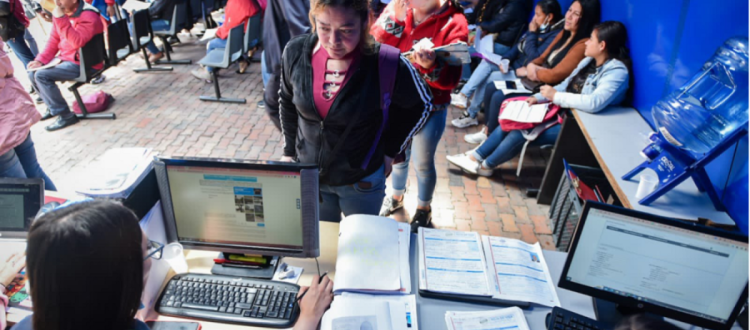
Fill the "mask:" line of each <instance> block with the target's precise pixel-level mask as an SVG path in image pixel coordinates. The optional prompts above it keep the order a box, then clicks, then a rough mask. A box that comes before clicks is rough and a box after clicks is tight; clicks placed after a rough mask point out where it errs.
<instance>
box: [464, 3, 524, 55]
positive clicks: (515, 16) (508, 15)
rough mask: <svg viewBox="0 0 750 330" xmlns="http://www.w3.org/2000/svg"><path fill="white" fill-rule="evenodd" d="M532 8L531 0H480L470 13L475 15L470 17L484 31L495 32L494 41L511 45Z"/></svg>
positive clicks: (519, 33)
mask: <svg viewBox="0 0 750 330" xmlns="http://www.w3.org/2000/svg"><path fill="white" fill-rule="evenodd" d="M487 2H489V3H487ZM485 4H486V6H485ZM482 8H484V10H482ZM533 8H534V6H533V2H532V0H480V1H479V2H478V3H477V5H476V7H474V13H472V15H476V17H470V18H471V19H475V20H476V22H475V24H476V25H477V26H478V27H481V28H482V29H484V30H485V31H487V32H489V33H497V36H496V37H495V42H496V43H499V44H503V45H506V46H511V45H513V44H514V43H515V42H516V39H517V38H518V37H519V36H520V35H521V30H523V28H524V27H525V26H526V22H528V21H529V15H530V14H531V11H532V9H533Z"/></svg>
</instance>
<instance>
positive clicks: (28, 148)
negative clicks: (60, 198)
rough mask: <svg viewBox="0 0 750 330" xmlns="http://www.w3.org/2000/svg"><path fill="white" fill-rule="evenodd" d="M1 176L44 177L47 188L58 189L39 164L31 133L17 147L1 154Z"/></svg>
mask: <svg viewBox="0 0 750 330" xmlns="http://www.w3.org/2000/svg"><path fill="white" fill-rule="evenodd" d="M0 178H19V179H25V178H41V179H44V189H45V190H52V191H57V187H55V184H54V183H52V180H50V178H49V177H48V176H47V174H46V173H44V170H42V167H41V166H39V162H38V161H37V159H36V149H34V141H32V140H31V133H29V135H28V136H27V137H26V140H24V141H23V142H21V144H19V145H18V146H17V147H15V148H13V149H10V151H8V152H6V153H4V154H2V155H0Z"/></svg>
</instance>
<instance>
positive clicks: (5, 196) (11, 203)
mask: <svg viewBox="0 0 750 330" xmlns="http://www.w3.org/2000/svg"><path fill="white" fill-rule="evenodd" d="M43 201H44V181H42V180H41V179H9V178H2V179H0V237H26V232H28V230H29V228H30V227H31V223H32V221H33V219H34V217H35V216H36V214H37V212H39V209H40V208H41V207H42V203H43Z"/></svg>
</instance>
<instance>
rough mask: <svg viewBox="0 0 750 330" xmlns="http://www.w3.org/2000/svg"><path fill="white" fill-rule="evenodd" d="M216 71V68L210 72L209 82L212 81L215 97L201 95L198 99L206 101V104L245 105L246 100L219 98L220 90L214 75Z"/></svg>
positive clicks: (216, 77) (216, 76)
mask: <svg viewBox="0 0 750 330" xmlns="http://www.w3.org/2000/svg"><path fill="white" fill-rule="evenodd" d="M216 71H219V70H218V69H216V68H214V69H213V70H211V80H213V81H214V92H215V93H216V96H207V95H201V96H200V97H199V99H200V100H201V101H207V102H222V103H241V104H245V103H247V100H246V99H237V98H229V97H221V90H219V79H218V75H217V74H216Z"/></svg>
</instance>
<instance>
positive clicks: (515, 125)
mask: <svg viewBox="0 0 750 330" xmlns="http://www.w3.org/2000/svg"><path fill="white" fill-rule="evenodd" d="M528 98H529V96H518V97H511V98H509V99H506V100H505V101H503V104H501V105H500V113H501V114H502V113H503V111H504V110H505V107H506V106H507V105H508V103H510V102H513V101H522V102H526V99H528ZM560 109H561V108H560V106H559V105H557V104H552V103H550V105H549V109H547V114H546V115H544V120H542V122H541V123H519V122H517V121H513V120H508V119H500V116H498V117H497V121H498V122H499V123H500V128H501V129H502V130H503V131H505V132H510V131H514V130H523V129H532V128H534V127H536V126H538V125H539V124H542V123H546V122H549V121H550V120H552V119H553V118H555V117H556V116H557V115H558V114H559V113H560ZM558 122H559V123H562V118H560V117H558Z"/></svg>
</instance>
